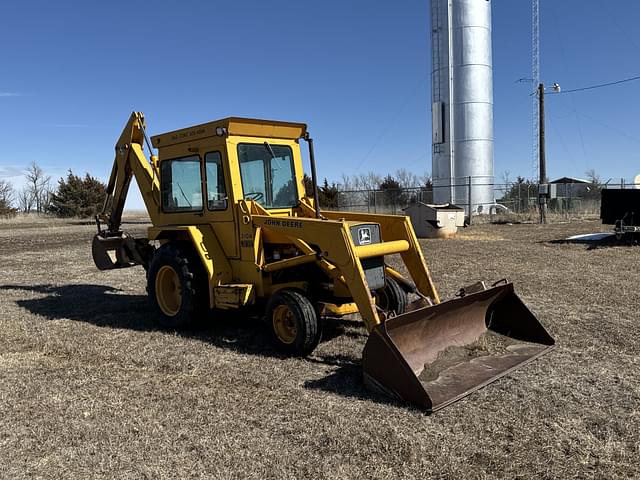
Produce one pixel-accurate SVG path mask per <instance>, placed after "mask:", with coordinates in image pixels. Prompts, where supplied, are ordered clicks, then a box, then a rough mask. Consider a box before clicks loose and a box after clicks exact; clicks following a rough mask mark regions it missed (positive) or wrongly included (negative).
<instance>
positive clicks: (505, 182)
mask: <svg viewBox="0 0 640 480" xmlns="http://www.w3.org/2000/svg"><path fill="white" fill-rule="evenodd" d="M500 179H501V180H502V188H501V190H502V195H503V196H504V195H506V194H507V192H509V190H511V186H510V185H511V172H510V171H509V170H505V171H504V172H502V175H501V176H500Z"/></svg>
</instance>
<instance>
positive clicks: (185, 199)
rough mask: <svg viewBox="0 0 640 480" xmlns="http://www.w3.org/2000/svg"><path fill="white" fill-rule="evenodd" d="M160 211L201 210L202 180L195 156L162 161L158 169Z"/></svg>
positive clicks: (198, 161) (198, 163)
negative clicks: (160, 194) (160, 197)
mask: <svg viewBox="0 0 640 480" xmlns="http://www.w3.org/2000/svg"><path fill="white" fill-rule="evenodd" d="M160 191H161V193H162V210H163V211H165V212H196V211H201V210H202V178H201V174H200V157H198V156H197V155H194V156H190V157H183V158H175V159H173V160H164V161H163V162H162V163H161V167H160Z"/></svg>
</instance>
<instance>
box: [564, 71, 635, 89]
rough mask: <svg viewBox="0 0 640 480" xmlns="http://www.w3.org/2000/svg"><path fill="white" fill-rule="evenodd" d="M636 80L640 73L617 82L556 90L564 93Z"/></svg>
mask: <svg viewBox="0 0 640 480" xmlns="http://www.w3.org/2000/svg"><path fill="white" fill-rule="evenodd" d="M634 80H640V75H638V76H637V77H630V78H625V79H623V80H618V81H615V82H609V83H600V84H598V85H591V86H590V87H582V88H574V89H572V90H562V91H560V92H556V93H557V94H562V93H573V92H582V91H584V90H593V89H594V88H602V87H610V86H611V85H618V84H620V83H626V82H633V81H634Z"/></svg>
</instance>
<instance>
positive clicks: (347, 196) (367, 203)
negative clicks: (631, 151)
mask: <svg viewBox="0 0 640 480" xmlns="http://www.w3.org/2000/svg"><path fill="white" fill-rule="evenodd" d="M458 186H465V187H466V188H467V189H468V192H469V200H467V201H466V202H459V201H458V202H456V205H458V206H460V207H464V208H465V210H467V212H468V211H469V205H470V202H471V199H472V198H474V194H473V190H474V187H476V183H475V182H474V181H473V180H472V181H470V182H468V183H466V184H464V185H458ZM479 186H482V187H483V188H484V187H485V186H486V184H482V185H479ZM491 187H492V188H493V192H494V198H495V203H494V204H490V205H485V206H484V208H482V213H486V214H489V215H494V214H524V215H531V216H533V215H537V214H538V209H539V199H538V192H539V191H540V187H539V185H538V184H537V183H532V182H529V181H524V182H511V183H502V184H491ZM435 188H438V187H435ZM441 188H442V187H441ZM603 188H640V184H632V183H625V182H624V181H621V182H620V183H617V184H612V183H609V184H606V185H598V184H593V183H555V184H549V187H548V191H549V196H548V199H547V209H548V213H551V214H565V215H576V216H579V215H585V216H586V215H598V214H599V213H600V190H601V189H603ZM433 191H434V187H433V186H425V187H418V188H400V189H385V190H339V191H338V193H337V196H336V198H335V199H334V200H333V201H332V202H331V204H330V205H326V206H325V208H329V209H332V210H343V211H358V212H367V213H388V214H401V213H402V212H403V210H404V209H405V208H407V207H408V206H409V205H411V204H413V203H416V202H422V203H433ZM474 203H475V202H474Z"/></svg>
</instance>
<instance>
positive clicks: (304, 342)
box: [266, 290, 322, 357]
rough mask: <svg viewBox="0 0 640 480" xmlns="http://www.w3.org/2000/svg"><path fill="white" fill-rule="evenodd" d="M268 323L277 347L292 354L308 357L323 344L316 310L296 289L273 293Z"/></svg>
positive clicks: (268, 312) (268, 306) (269, 306)
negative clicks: (319, 344)
mask: <svg viewBox="0 0 640 480" xmlns="http://www.w3.org/2000/svg"><path fill="white" fill-rule="evenodd" d="M266 320H267V322H268V323H269V325H270V327H271V333H272V336H273V340H274V342H275V344H276V346H277V347H278V348H279V349H280V350H282V351H283V352H285V353H288V354H289V355H295V356H300V357H304V356H306V355H309V354H310V353H311V352H313V350H314V349H315V348H316V347H317V346H318V343H320V338H321V337H322V329H321V325H320V321H319V318H318V314H317V312H316V309H315V308H313V304H312V303H311V302H310V301H309V299H308V298H307V297H305V296H304V295H303V294H302V293H300V292H298V291H296V290H280V291H279V292H276V293H275V294H273V296H272V297H271V300H269V303H268V305H267V311H266Z"/></svg>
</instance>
